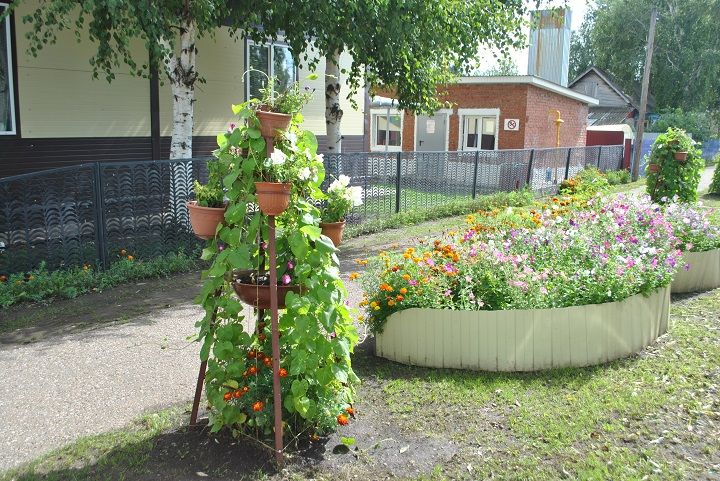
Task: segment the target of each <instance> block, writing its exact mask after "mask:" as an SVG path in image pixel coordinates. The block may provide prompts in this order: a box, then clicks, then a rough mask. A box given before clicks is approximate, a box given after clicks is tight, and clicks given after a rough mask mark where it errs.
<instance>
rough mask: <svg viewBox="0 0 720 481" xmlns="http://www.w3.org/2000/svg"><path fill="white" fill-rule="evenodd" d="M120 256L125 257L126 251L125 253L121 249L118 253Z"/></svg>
mask: <svg viewBox="0 0 720 481" xmlns="http://www.w3.org/2000/svg"><path fill="white" fill-rule="evenodd" d="M120 255H121V256H123V257H125V255H127V251H126V250H125V249H122V250H121V251H120Z"/></svg>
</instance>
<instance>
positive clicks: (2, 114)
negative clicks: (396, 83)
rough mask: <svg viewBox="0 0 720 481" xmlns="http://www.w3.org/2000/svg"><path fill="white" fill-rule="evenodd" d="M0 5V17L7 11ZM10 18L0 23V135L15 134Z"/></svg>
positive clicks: (5, 7)
mask: <svg viewBox="0 0 720 481" xmlns="http://www.w3.org/2000/svg"><path fill="white" fill-rule="evenodd" d="M7 6H8V5H7V4H6V3H0V15H1V14H2V13H4V12H5V10H6V9H7ZM10 41H11V39H10V18H9V17H8V18H5V19H4V20H2V21H0V134H13V133H15V118H14V117H15V112H14V105H13V103H14V102H15V94H14V92H13V82H12V75H13V69H12V65H11V62H12V54H11V52H12V49H11V44H10Z"/></svg>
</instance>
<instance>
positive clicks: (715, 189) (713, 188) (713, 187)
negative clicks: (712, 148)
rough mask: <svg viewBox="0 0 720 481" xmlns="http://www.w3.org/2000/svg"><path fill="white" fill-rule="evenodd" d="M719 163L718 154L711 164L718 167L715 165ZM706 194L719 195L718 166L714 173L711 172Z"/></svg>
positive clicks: (719, 175)
mask: <svg viewBox="0 0 720 481" xmlns="http://www.w3.org/2000/svg"><path fill="white" fill-rule="evenodd" d="M719 161H720V154H717V155H716V156H715V157H714V158H713V162H714V163H715V165H718V164H717V163H718V162H719ZM708 193H710V194H720V166H718V167H716V168H715V172H713V178H712V183H711V184H710V188H709V189H708Z"/></svg>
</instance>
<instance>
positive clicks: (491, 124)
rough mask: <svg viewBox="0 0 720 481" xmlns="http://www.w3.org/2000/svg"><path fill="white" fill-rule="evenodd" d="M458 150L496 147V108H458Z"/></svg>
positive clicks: (493, 148)
mask: <svg viewBox="0 0 720 481" xmlns="http://www.w3.org/2000/svg"><path fill="white" fill-rule="evenodd" d="M458 114H459V115H460V142H459V147H460V150H495V149H497V131H498V118H499V115H500V111H499V110H496V109H486V110H483V109H460V110H459V111H458Z"/></svg>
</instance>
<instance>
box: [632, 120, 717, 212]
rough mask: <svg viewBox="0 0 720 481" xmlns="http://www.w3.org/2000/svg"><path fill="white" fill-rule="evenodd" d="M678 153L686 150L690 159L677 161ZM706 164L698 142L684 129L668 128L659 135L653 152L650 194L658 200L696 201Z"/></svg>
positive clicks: (660, 201)
mask: <svg viewBox="0 0 720 481" xmlns="http://www.w3.org/2000/svg"><path fill="white" fill-rule="evenodd" d="M676 152H687V160H685V161H684V162H683V161H678V160H675V158H674V155H675V153H676ZM651 165H656V166H657V167H651ZM704 167H705V161H704V160H703V158H702V156H701V155H700V150H699V149H697V148H696V147H695V142H694V141H693V140H692V139H691V138H690V137H689V136H688V135H687V134H686V133H685V131H684V130H680V129H674V128H669V129H668V131H667V132H666V133H664V134H661V135H659V136H658V138H657V139H656V140H655V143H654V144H653V147H652V150H651V151H650V158H649V162H648V167H647V169H648V170H647V186H646V188H647V193H648V194H649V195H650V197H651V198H652V200H653V201H654V202H658V203H667V202H670V201H675V200H678V201H680V202H697V199H698V193H697V188H698V184H699V183H700V176H701V173H702V170H703V168H704ZM653 169H657V171H654V170H653Z"/></svg>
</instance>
